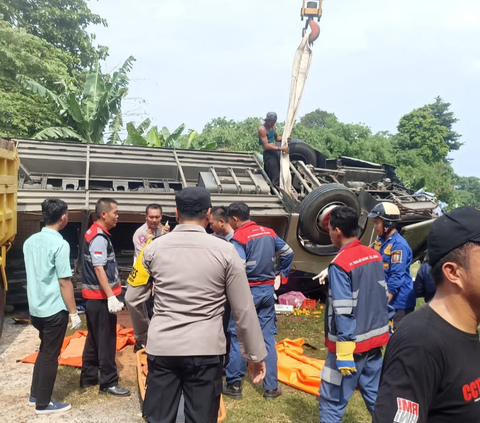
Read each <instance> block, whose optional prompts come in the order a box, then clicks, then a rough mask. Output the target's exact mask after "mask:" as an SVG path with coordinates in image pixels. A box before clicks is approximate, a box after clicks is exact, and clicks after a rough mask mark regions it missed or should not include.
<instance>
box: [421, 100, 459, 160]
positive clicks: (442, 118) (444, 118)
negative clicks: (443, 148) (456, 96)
mask: <svg viewBox="0 0 480 423" xmlns="http://www.w3.org/2000/svg"><path fill="white" fill-rule="evenodd" d="M450 106H451V104H450V103H447V102H446V101H443V100H442V98H441V97H440V96H438V97H436V98H435V102H434V103H432V104H429V105H428V107H430V110H431V113H432V114H433V116H434V117H435V119H437V122H438V123H439V124H440V125H442V126H444V127H445V128H446V129H447V134H446V135H445V137H444V138H443V139H444V140H445V142H446V143H447V145H448V148H450V151H453V150H458V149H459V148H460V147H461V146H462V145H463V144H464V143H463V142H460V141H459V139H460V137H461V135H460V134H459V133H457V132H455V131H453V130H452V127H453V124H454V123H456V122H458V119H457V118H456V117H455V116H454V114H453V112H449V111H448V110H449V108H450Z"/></svg>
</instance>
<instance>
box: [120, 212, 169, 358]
mask: <svg viewBox="0 0 480 423" xmlns="http://www.w3.org/2000/svg"><path fill="white" fill-rule="evenodd" d="M161 220H162V207H161V206H160V205H159V204H149V205H148V206H147V207H146V209H145V223H144V224H143V225H142V226H140V227H139V228H138V229H137V230H136V231H135V234H134V235H133V245H134V247H135V254H134V258H135V261H136V259H137V257H138V256H139V255H140V252H141V251H142V249H143V248H144V247H145V245H146V244H147V242H151V241H152V240H153V239H154V238H156V237H159V236H160V235H164V234H166V233H168V232H170V226H169V225H165V226H162V224H161V223H160V222H161ZM127 282H128V283H127V292H126V294H125V303H126V304H127V308H128V311H129V312H130V318H131V319H132V326H133V333H134V336H135V345H134V347H133V352H134V353H136V352H137V351H138V350H141V349H143V348H145V345H146V343H147V332H148V325H149V324H150V317H151V310H152V308H153V300H152V296H153V294H152V284H151V283H148V279H147V280H146V281H145V282H147V283H145V284H142V285H138V284H132V283H130V282H131V279H130V277H129V278H128V280H127Z"/></svg>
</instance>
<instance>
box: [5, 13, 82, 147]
mask: <svg viewBox="0 0 480 423" xmlns="http://www.w3.org/2000/svg"><path fill="white" fill-rule="evenodd" d="M0 64H1V65H0V136H3V137H18V138H20V137H24V138H30V137H32V136H33V135H34V134H35V133H37V132H38V131H40V130H41V129H43V128H46V127H49V126H58V125H62V118H61V117H60V116H59V115H58V113H56V111H55V108H54V107H53V106H52V105H50V104H49V103H48V102H47V101H46V100H44V99H42V98H39V97H37V96H35V95H33V94H31V93H28V92H25V91H23V90H22V89H21V87H20V85H18V83H17V82H16V81H15V77H16V75H17V74H19V73H20V74H25V75H29V76H30V77H31V78H33V79H35V80H39V81H42V83H43V84H44V86H45V87H46V88H48V89H49V90H51V91H52V92H54V93H59V89H60V87H59V86H58V84H56V83H55V82H56V81H58V79H59V78H63V79H64V80H66V81H68V82H69V70H71V69H73V58H72V56H71V55H70V54H68V53H66V52H63V51H62V50H60V49H58V48H56V47H54V46H52V45H51V44H49V43H47V42H46V41H44V40H41V39H40V38H38V37H35V36H33V35H31V34H27V32H26V31H24V30H19V29H16V28H12V27H11V25H10V24H8V23H7V22H4V21H0Z"/></svg>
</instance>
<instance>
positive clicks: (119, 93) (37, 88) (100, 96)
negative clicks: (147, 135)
mask: <svg viewBox="0 0 480 423" xmlns="http://www.w3.org/2000/svg"><path fill="white" fill-rule="evenodd" d="M134 61H135V59H134V58H133V57H132V56H130V57H129V58H128V59H127V60H126V61H125V63H124V64H123V65H122V66H121V67H120V68H119V69H118V70H117V71H115V72H114V73H113V74H112V75H109V74H102V73H101V71H100V65H99V64H98V63H97V64H96V65H95V67H94V69H93V71H92V72H90V73H89V74H88V75H87V77H86V80H85V84H84V87H83V89H78V88H77V87H75V86H74V85H73V84H67V83H66V82H65V80H63V79H60V81H59V84H60V85H61V86H62V87H63V91H62V92H61V93H60V94H56V93H54V92H53V91H51V90H49V89H48V88H47V87H45V86H44V85H43V84H40V83H38V82H36V81H35V80H33V79H32V78H29V77H28V76H25V75H17V81H18V82H19V83H20V85H21V86H22V87H23V89H24V90H25V91H26V92H29V93H33V94H36V95H37V96H39V97H41V98H45V99H47V100H48V101H49V102H50V103H51V104H53V105H54V106H55V107H56V110H57V111H58V113H59V115H60V116H61V117H62V119H63V120H64V121H66V122H67V124H68V125H69V126H70V127H71V128H72V131H68V132H66V131H61V128H58V127H57V128H46V129H43V130H42V131H40V132H38V133H37V134H36V135H35V138H39V139H52V138H53V139H65V137H68V138H73V139H78V140H81V141H82V142H86V143H94V144H102V143H104V142H105V140H104V133H105V129H106V128H107V127H108V128H109V129H110V130H114V132H112V134H111V135H110V137H109V140H108V142H109V143H113V142H115V141H117V140H119V136H118V130H119V128H120V127H121V123H122V117H121V103H122V99H123V98H124V97H125V96H126V95H127V93H128V83H129V79H128V73H129V72H130V70H131V69H132V64H133V62H134ZM115 131H116V132H115Z"/></svg>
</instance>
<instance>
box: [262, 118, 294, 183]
mask: <svg viewBox="0 0 480 423" xmlns="http://www.w3.org/2000/svg"><path fill="white" fill-rule="evenodd" d="M276 123H277V114H276V113H275V112H268V113H267V116H266V118H265V123H264V124H263V125H262V126H260V128H259V129H258V143H259V145H261V146H262V148H263V163H264V166H265V172H266V174H267V175H268V177H269V178H270V180H271V181H272V184H273V185H274V186H276V187H278V186H279V184H280V155H279V154H280V152H283V153H288V151H289V149H288V147H287V146H285V147H277V145H276V144H275V142H276V141H282V137H280V136H279V135H278V134H277V130H276V129H275V124H276Z"/></svg>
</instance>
